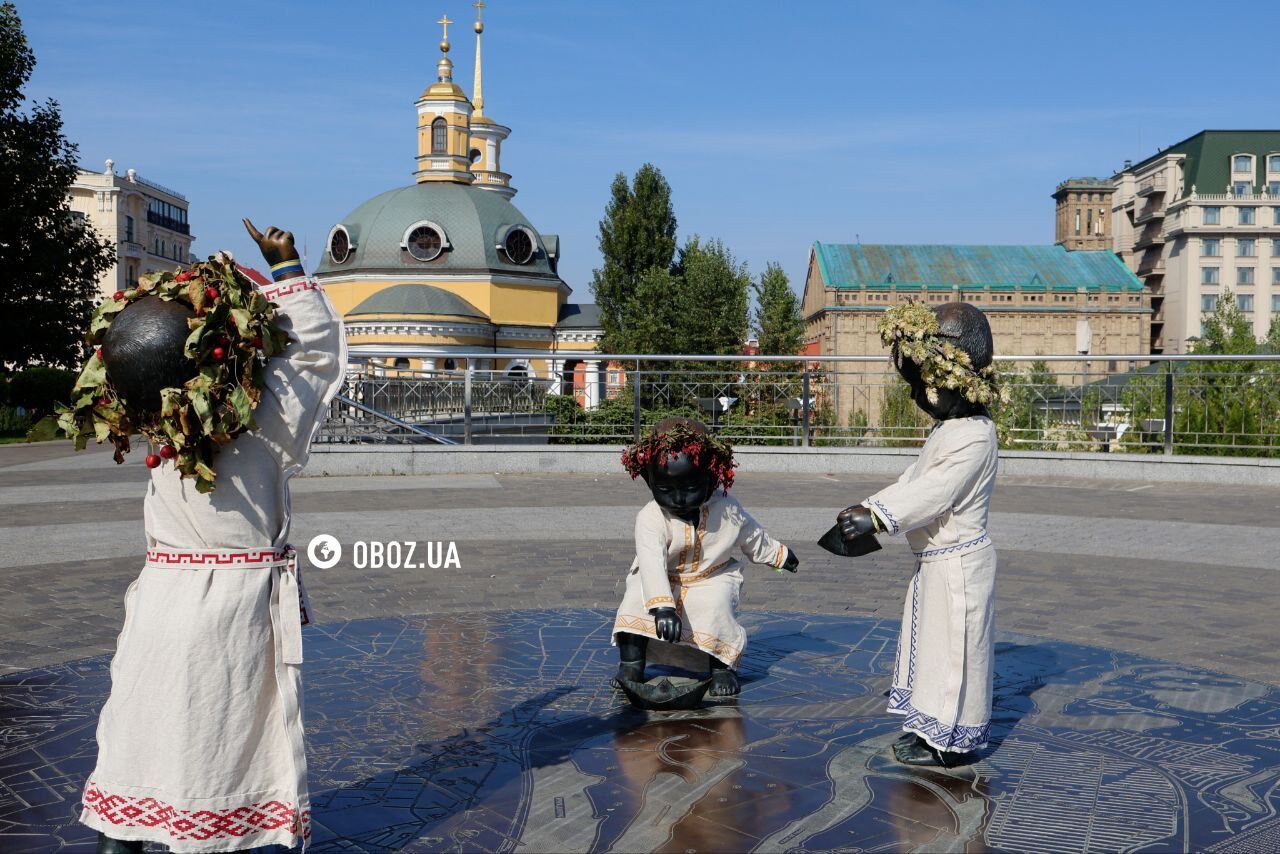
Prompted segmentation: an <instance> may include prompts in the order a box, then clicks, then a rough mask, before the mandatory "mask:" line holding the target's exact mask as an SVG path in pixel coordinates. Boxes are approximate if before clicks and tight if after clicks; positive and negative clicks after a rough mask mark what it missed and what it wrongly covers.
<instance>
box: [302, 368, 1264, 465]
mask: <svg viewBox="0 0 1280 854" xmlns="http://www.w3.org/2000/svg"><path fill="white" fill-rule="evenodd" d="M506 355H508V356H511V357H519V358H523V359H530V360H534V361H537V360H542V359H546V358H549V357H550V358H557V357H563V356H565V355H568V354H564V353H560V354H553V353H538V352H521V353H510V354H506ZM589 355H593V354H578V353H575V354H573V356H574V357H582V356H589ZM451 357H452V358H455V359H457V360H458V364H464V361H465V360H467V359H492V358H493V357H494V354H493V353H492V352H489V353H470V354H468V353H459V354H451ZM602 358H608V359H609V361H610V366H609V369H608V371H602V372H601V379H600V381H599V383H596V384H595V385H594V386H593V387H588V388H584V387H581V386H580V385H579V384H578V383H580V382H581V379H580V378H579V379H575V377H574V376H573V374H572V373H568V374H566V375H564V376H546V375H545V374H542V375H527V376H521V377H508V376H502V375H500V374H497V373H493V372H487V371H473V370H466V369H463V370H459V371H453V372H421V371H407V370H406V371H391V372H390V373H389V374H386V375H379V373H378V370H379V368H376V367H374V366H370V365H357V366H356V367H355V369H354V370H353V371H352V373H351V375H350V376H349V377H348V379H347V385H346V388H345V390H344V393H343V397H342V398H341V400H340V402H339V403H337V404H335V406H334V413H333V414H332V416H331V418H330V420H329V421H328V422H327V423H326V425H325V427H324V429H323V430H322V431H321V435H320V437H319V440H318V441H321V442H330V443H348V442H359V443H367V442H389V443H405V442H408V443H416V442H423V441H426V442H440V441H441V440H442V439H443V440H447V439H449V438H452V439H454V440H460V441H461V442H463V443H466V444H471V443H478V442H519V443H525V444H534V443H536V444H583V443H591V444H615V445H616V444H618V443H623V442H631V441H633V440H634V439H635V438H636V437H637V436H639V435H640V433H641V431H642V430H644V429H645V428H646V427H648V426H651V425H652V424H654V423H656V422H657V421H658V420H659V419H661V418H664V417H667V416H669V415H687V416H692V417H696V418H700V419H701V420H703V421H704V422H706V423H707V424H708V425H710V426H711V427H712V429H713V430H715V431H716V432H718V433H720V434H722V435H723V436H725V437H726V438H728V439H731V440H732V441H734V442H736V443H739V444H747V445H751V444H756V445H795V446H801V447H811V446H817V445H831V446H837V445H839V446H856V447H867V448H875V447H915V446H919V445H920V444H922V443H923V441H924V440H925V438H926V437H927V436H928V434H929V430H930V428H931V422H930V421H929V420H928V419H927V418H925V417H924V416H923V415H922V414H921V413H920V412H919V411H918V409H917V408H916V406H915V404H914V403H913V402H912V401H911V397H910V392H909V389H908V387H907V386H906V385H905V383H903V382H902V380H901V379H900V378H899V377H898V375H897V373H896V371H894V369H893V367H892V366H891V365H889V364H888V361H887V360H886V359H885V358H884V357H882V356H827V357H821V356H809V357H804V358H800V357H790V356H788V357H778V356H612V357H602ZM997 368H998V370H999V371H1000V374H1001V376H1002V377H1003V384H1004V387H1005V389H1006V399H1005V400H1004V401H1003V402H1001V403H1000V404H998V405H995V406H993V407H992V414H993V417H994V419H995V421H996V425H997V428H998V431H999V436H1000V442H1001V445H1002V447H1007V448H1014V449H1025V450H1055V451H1123V452H1130V453H1163V454H1217V455H1235V456H1280V356H1274V355H1273V356H1261V355H1259V356H1150V355H1114V356H1100V357H1093V358H1088V357H1082V356H1079V355H1064V356H1008V357H1001V358H999V359H997ZM583 401H585V402H586V404H587V405H586V406H584V405H583Z"/></svg>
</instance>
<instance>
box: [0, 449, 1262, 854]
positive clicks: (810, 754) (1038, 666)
mask: <svg viewBox="0 0 1280 854" xmlns="http://www.w3.org/2000/svg"><path fill="white" fill-rule="evenodd" d="M134 457H135V458H136V459H131V460H130V462H129V463H128V464H126V465H125V466H122V467H116V466H114V465H113V464H112V463H111V462H110V459H109V455H105V454H103V453H101V452H90V453H86V454H82V455H79V456H72V455H70V454H69V453H68V452H67V449H66V447H65V446H62V445H41V446H8V447H0V546H3V548H0V577H3V578H4V583H3V586H0V590H2V591H3V593H4V595H3V596H0V850H6V851H8V850H15V851H17V850H31V851H44V850H52V849H54V848H59V847H66V848H67V849H68V850H72V849H77V848H79V847H81V846H83V845H84V844H85V840H86V839H87V837H86V836H85V835H84V834H83V833H81V832H80V831H79V830H78V829H77V826H76V825H75V824H74V822H73V821H72V819H73V817H74V814H75V809H74V807H75V801H76V798H77V796H78V786H79V785H80V784H81V782H82V780H83V776H84V774H85V773H87V770H88V767H87V763H91V761H92V755H93V749H94V748H93V739H92V733H93V726H92V724H93V720H94V719H95V717H96V714H97V709H98V708H99V706H100V703H101V700H102V698H103V696H105V690H106V670H105V668H106V665H107V663H108V662H109V657H110V653H111V651H112V649H113V647H114V643H115V637H116V634H117V633H118V631H119V629H120V622H121V618H122V614H121V599H122V597H123V593H124V590H125V587H126V586H127V585H128V583H129V582H130V581H131V580H132V579H133V578H134V577H135V576H136V574H137V572H138V570H139V568H140V565H141V555H142V552H143V538H142V517H141V495H142V493H143V491H144V489H145V481H146V476H147V471H146V469H145V468H143V467H142V466H141V465H140V455H136V454H135V455H134ZM880 485H881V482H878V481H876V480H874V479H867V478H865V477H856V476H845V475H841V474H838V473H837V474H833V475H829V476H784V475H762V474H744V475H741V476H740V479H739V483H738V485H737V486H735V490H734V492H735V494H736V495H737V496H738V497H739V498H740V500H741V501H742V502H743V504H744V505H745V506H746V507H747V508H748V509H749V510H750V511H751V512H752V513H753V514H754V515H756V517H757V518H758V519H760V520H761V521H762V522H763V523H764V524H765V525H766V526H767V527H769V529H770V530H771V532H773V533H774V534H775V535H777V536H779V537H781V538H783V539H784V540H786V541H787V542H788V543H789V544H790V545H792V547H793V548H794V549H795V550H796V552H797V553H798V555H799V556H800V558H801V561H802V563H801V567H800V572H799V573H798V574H797V575H795V576H790V575H780V574H775V573H772V572H770V571H768V570H767V569H766V568H757V571H754V572H751V571H749V572H748V582H747V585H746V586H745V588H744V598H743V608H744V611H745V612H746V619H745V620H744V622H747V623H748V624H749V628H750V631H751V636H752V638H753V640H752V641H751V643H752V644H754V652H753V651H752V648H751V647H749V649H748V664H747V665H746V666H744V674H745V675H746V676H747V677H748V682H747V688H746V691H745V693H744V695H743V697H742V698H741V700H740V701H738V702H736V703H729V704H721V705H716V706H713V707H711V708H709V709H708V710H705V711H704V712H699V713H696V714H694V715H693V716H691V717H690V718H688V719H687V720H673V719H660V718H643V717H640V718H637V717H635V716H634V715H632V714H631V713H629V712H626V711H625V710H624V709H622V708H621V707H620V706H619V704H618V700H617V698H616V697H615V696H614V695H613V694H612V693H611V692H609V691H607V690H605V689H604V688H603V683H604V680H605V677H606V676H607V675H608V672H609V668H610V666H611V662H612V655H613V653H612V650H610V648H609V647H608V640H607V631H608V629H607V626H608V609H611V608H612V607H614V606H616V604H617V601H618V598H619V596H620V592H621V583H622V576H623V573H624V572H625V569H626V567H627V565H628V562H629V560H630V557H631V551H632V543H631V539H630V531H631V526H632V522H633V519H634V514H635V511H636V509H638V507H639V506H640V505H641V504H642V503H643V502H644V501H645V500H646V498H647V494H646V493H645V491H644V490H643V487H642V485H640V484H638V483H631V482H630V481H629V480H628V479H627V478H626V476H625V475H618V476H613V477H598V478H595V477H590V476H564V475H559V476H547V475H502V474H498V475H492V476H488V475H466V476H463V475H458V476H434V477H414V478H342V479H336V478H335V479H319V478H317V479H305V478H304V479H301V480H299V481H296V483H295V490H294V502H293V505H294V510H295V522H294V532H293V540H294V542H295V543H297V544H299V545H300V547H301V548H302V549H303V550H305V546H306V543H307V542H308V541H309V540H310V539H311V538H312V537H313V536H315V535H317V534H320V533H331V534H333V535H335V536H337V537H338V539H339V541H340V542H342V543H343V545H344V556H343V559H342V561H340V562H339V563H338V564H337V566H335V567H333V568H331V569H326V570H319V569H315V568H311V569H308V570H307V586H308V591H309V593H310V594H311V598H312V600H313V603H312V604H313V608H314V611H315V617H316V619H317V623H318V624H317V625H316V626H314V627H311V628H308V629H307V630H306V635H307V644H308V656H307V661H308V664H307V676H306V679H307V685H308V702H307V712H308V732H309V749H310V750H311V751H312V754H313V756H312V763H313V764H312V777H313V791H314V796H315V800H316V804H315V805H316V836H315V842H316V843H317V846H316V848H317V850H336V849H339V848H340V849H342V850H362V851H384V850H395V849H399V848H405V847H407V848H409V849H412V850H521V851H538V850H548V851H550V850H583V851H585V850H608V849H610V848H612V849H613V850H679V851H684V850H726V849H729V850H739V849H746V848H756V849H759V850H784V849H790V850H818V849H826V848H837V847H838V848H852V849H860V850H875V849H889V850H898V849H902V848H909V847H920V848H922V849H924V850H938V849H940V848H950V849H952V850H961V849H963V848H964V847H966V846H967V847H970V848H972V847H974V846H975V845H976V846H978V847H987V848H999V849H1005V850H1037V851H1048V850H1063V851H1087V850H1118V849H1130V848H1132V849H1136V848H1139V847H1143V846H1146V847H1148V848H1151V849H1155V850H1178V849H1184V850H1185V849H1197V850H1198V849H1205V848H1214V849H1215V850H1233V848H1234V849H1238V850H1266V849H1272V850H1274V849H1275V848H1276V847H1277V843H1280V819H1277V818H1276V817H1275V816H1276V814H1277V812H1280V785H1277V783H1278V781H1280V772H1277V768H1280V754H1277V753H1276V752H1275V747H1274V745H1275V744H1276V743H1280V691H1277V690H1276V687H1275V686H1277V685H1280V630H1278V629H1277V628H1276V626H1277V624H1280V621H1277V620H1276V619H1275V618H1274V616H1273V612H1274V609H1275V596H1274V591H1275V589H1276V576H1275V572H1276V559H1275V557H1274V556H1275V555H1276V554H1277V553H1278V551H1277V550H1278V549H1280V487H1277V488H1276V489H1258V488H1256V487H1252V488H1243V487H1232V486H1210V485H1205V486H1195V487H1192V486H1182V485H1179V486H1168V485H1161V484H1144V483H1120V482H1084V481H1067V480H1060V481H1052V482H1038V483H1031V482H1025V481H1017V480H1010V481H1002V482H1001V483H1000V485H999V487H998V490H997V493H996V499H995V502H994V507H993V518H992V526H991V528H992V534H993V538H994V539H995V541H996V546H997V548H998V550H999V559H1000V569H999V582H998V609H997V621H998V627H999V629H1000V630H1001V631H1002V634H1001V635H1000V641H1001V644H1000V649H999V653H998V656H997V661H998V664H997V694H998V700H997V703H996V722H997V734H996V735H997V737H996V738H995V739H994V740H993V746H992V748H991V749H990V750H989V751H988V753H987V754H985V755H984V757H983V759H982V762H980V763H979V764H978V765H976V766H971V767H970V768H969V769H967V770H957V771H956V772H948V773H947V774H941V775H940V774H930V773H926V774H918V773H915V772H907V771H904V770H903V769H901V768H897V767H895V766H892V765H886V764H885V763H884V762H883V755H882V751H881V748H883V746H884V743H885V742H886V740H887V739H889V738H890V737H891V736H892V731H893V725H894V724H893V721H892V720H891V719H888V718H887V717H886V716H885V715H883V713H882V704H883V698H882V697H881V696H880V695H881V694H882V692H883V690H884V688H885V687H886V686H885V684H884V682H885V665H884V662H883V658H884V655H883V653H884V651H885V644H887V643H889V642H890V639H891V638H892V636H893V633H894V629H895V625H896V621H897V619H898V618H899V617H900V614H901V607H902V595H903V589H904V586H905V583H906V580H907V579H908V577H909V575H910V572H911V570H912V567H913V560H912V557H911V555H910V552H909V551H908V550H907V548H906V546H905V544H904V543H902V542H901V541H900V540H889V539H887V538H886V540H885V549H884V550H883V551H881V552H878V553H876V554H875V555H872V556H869V557H866V558H861V559H858V560H853V561H850V560H845V559H841V558H836V557H834V556H831V555H828V554H826V553H825V552H822V551H821V550H820V549H818V548H817V547H816V546H815V545H813V541H814V540H815V539H816V537H817V536H818V535H819V534H820V533H821V532H822V531H823V530H825V528H826V527H827V526H828V525H829V524H830V521H831V519H832V517H833V516H834V514H835V512H836V511H838V510H839V509H840V508H842V507H844V506H845V505H847V504H849V503H853V502H855V501H857V500H861V498H863V497H865V496H866V495H867V494H868V493H870V492H871V491H873V490H874V489H876V488H878V487H879V486H880ZM357 540H362V541H368V540H383V541H387V540H398V541H413V542H416V543H417V548H418V550H419V552H418V557H419V558H425V557H426V552H427V549H428V548H429V547H430V544H433V543H435V542H437V541H449V540H453V541H456V543H457V548H458V555H459V559H460V561H461V568H460V569H451V568H439V569H430V568H417V567H415V568H362V569H357V568H356V567H355V565H354V561H353V551H354V549H355V543H356V541H357ZM591 609H595V610H591ZM540 625H543V626H545V625H550V626H552V627H553V628H552V629H550V630H539V629H538V626H540ZM384 641H386V642H385V643H384ZM392 641H394V642H392ZM371 648H377V649H379V650H380V652H379V653H378V654H376V655H370V654H368V653H367V650H368V649H371ZM358 650H366V652H362V653H360V654H358V655H357V654H356V652H355V651H358ZM5 674H8V675H7V676H6V675H5ZM381 685H386V686H387V689H386V693H382V692H381V690H380V688H379V686H381ZM369 698H376V701H375V700H370V699H369ZM362 702H363V703H370V702H375V704H376V706H377V709H378V711H377V713H376V714H372V715H371V714H369V713H368V711H367V710H365V711H361V712H360V713H359V714H358V715H356V716H357V717H361V719H362V720H363V721H364V722H365V724H364V726H365V729H362V730H359V731H355V730H353V723H352V722H353V720H354V718H353V717H352V715H353V712H352V709H353V703H354V704H356V706H357V707H358V706H360V703H362ZM481 720H485V721H487V722H486V723H484V724H483V725H481V726H479V727H478V728H473V727H471V726H468V725H467V723H472V722H479V721H481ZM513 745H516V746H518V749H516V747H513ZM522 751H523V752H522ZM788 754H789V755H788ZM476 756H480V757H481V758H482V761H481V762H480V764H479V765H476V764H474V763H472V764H470V765H468V764H467V763H466V762H462V761H461V758H460V757H470V758H475V757H476ZM800 756H803V757H807V761H806V762H799V763H797V762H796V761H795V760H796V759H797V757H800ZM483 757H494V758H492V759H483ZM1033 760H1034V761H1033ZM451 763H452V764H451ZM485 763H489V764H487V765H486V764H485ZM464 766H466V767H468V768H470V769H471V770H470V771H466V772H464V771H463V770H460V769H462V768H463V767H464ZM478 767H483V768H487V769H489V771H492V772H493V773H488V772H485V773H480V772H478V771H476V770H475V769H476V768H478ZM451 769H452V770H451ZM620 769H621V770H620ZM789 769H790V770H789ZM801 777H803V778H805V779H800V778H801ZM770 783H772V784H773V787H772V788H771V787H770V785H769V784H770ZM779 786H781V787H783V789H782V791H775V790H776V789H777V787H779ZM398 811H399V812H398ZM375 825H376V826H375ZM539 834H540V835H539ZM735 834H736V835H735Z"/></svg>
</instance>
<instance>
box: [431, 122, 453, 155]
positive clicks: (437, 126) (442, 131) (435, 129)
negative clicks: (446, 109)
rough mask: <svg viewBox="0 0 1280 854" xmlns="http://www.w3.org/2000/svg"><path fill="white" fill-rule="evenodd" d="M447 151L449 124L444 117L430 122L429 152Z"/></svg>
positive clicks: (439, 152)
mask: <svg viewBox="0 0 1280 854" xmlns="http://www.w3.org/2000/svg"><path fill="white" fill-rule="evenodd" d="M448 151H449V126H448V125H447V124H445V121H444V119H440V118H438V119H436V120H435V121H434V122H432V123H431V153H432V154H446V153H447V152H448Z"/></svg>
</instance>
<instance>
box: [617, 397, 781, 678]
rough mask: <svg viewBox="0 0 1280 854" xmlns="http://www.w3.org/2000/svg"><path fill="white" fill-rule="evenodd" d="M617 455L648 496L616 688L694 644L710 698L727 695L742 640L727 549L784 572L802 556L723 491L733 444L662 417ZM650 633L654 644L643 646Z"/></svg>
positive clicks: (736, 571) (620, 627) (737, 587)
mask: <svg viewBox="0 0 1280 854" xmlns="http://www.w3.org/2000/svg"><path fill="white" fill-rule="evenodd" d="M622 461H623V465H624V466H625V467H626V469H627V471H629V472H630V473H631V476H632V477H633V478H634V477H636V476H637V475H638V476H640V477H643V478H644V480H645V483H646V484H648V486H649V489H650V490H651V491H652V493H653V500H652V501H650V502H649V503H648V504H646V505H645V506H644V507H643V508H642V509H641V510H640V513H639V514H638V515H637V516H636V558H635V561H634V562H633V563H632V564H631V569H630V571H629V573H628V575H627V587H626V593H625V594H624V595H623V597H622V604H621V605H620V606H619V607H618V615H617V618H616V620H615V621H614V626H613V640H614V643H615V644H616V645H617V647H618V652H619V658H620V662H619V664H618V675H617V678H616V679H615V680H614V684H615V685H620V681H621V680H626V681H629V682H636V683H639V682H644V669H645V663H646V660H647V658H648V657H649V656H650V655H651V656H652V658H653V659H654V661H655V662H657V663H673V664H684V663H686V662H688V661H689V658H690V656H689V655H688V654H689V653H691V652H693V651H694V650H700V651H701V652H703V653H706V656H707V658H708V659H709V664H710V677H711V680H712V682H711V694H712V696H716V697H732V696H734V695H736V694H737V693H738V692H739V691H740V690H741V689H740V686H739V684H738V676H737V672H736V670H735V668H736V667H737V666H738V661H739V659H740V658H741V657H742V652H743V649H744V648H745V647H746V643H747V633H746V630H745V629H743V628H742V626H741V625H740V624H739V623H738V598H739V593H740V591H741V588H742V581H743V578H742V564H741V563H740V561H739V558H738V557H737V555H736V554H735V553H736V552H741V554H742V555H744V556H745V557H746V559H747V560H748V561H750V562H752V563H763V564H767V565H768V566H772V567H774V568H775V569H784V570H787V571H788V572H795V571H796V567H797V566H799V565H800V561H799V560H798V559H797V558H796V556H795V554H793V553H792V551H791V550H790V549H789V548H787V547H786V546H784V545H783V544H782V543H780V542H778V541H777V540H775V539H773V538H772V537H770V536H769V535H768V534H767V533H766V532H765V530H764V529H763V528H762V527H760V525H759V524H758V523H757V522H756V521H755V520H754V519H752V518H751V516H750V514H748V513H747V511H745V510H744V509H742V505H741V504H739V503H738V502H737V500H736V499H734V498H730V497H729V494H728V492H729V487H730V486H732V485H733V466H734V462H733V450H732V449H731V448H730V446H729V445H728V444H727V443H726V442H724V441H722V440H720V439H718V438H716V437H715V436H712V435H711V434H710V433H708V432H707V428H706V426H705V425H703V424H701V423H699V422H697V421H693V420H691V419H688V418H668V419H666V420H664V421H661V422H659V423H658V424H657V425H656V426H655V427H654V428H653V431H652V432H651V433H650V434H649V435H648V436H646V437H645V438H643V439H641V440H640V441H639V442H637V443H636V444H635V445H633V446H632V447H630V448H628V449H627V450H626V452H625V453H623V455H622ZM717 491H718V494H717ZM651 639H653V640H658V641H662V643H660V644H658V645H657V646H656V647H653V648H650V645H649V641H650V640H651ZM682 653H684V654H683V655H682ZM693 658H695V659H696V658H698V656H697V655H696V653H694V654H693ZM686 666H687V665H686Z"/></svg>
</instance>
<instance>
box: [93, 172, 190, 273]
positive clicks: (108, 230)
mask: <svg viewBox="0 0 1280 854" xmlns="http://www.w3.org/2000/svg"><path fill="white" fill-rule="evenodd" d="M70 201H71V209H72V210H73V211H76V212H77V213H80V214H83V215H84V216H85V217H86V218H87V219H88V220H89V222H90V223H91V224H92V225H93V228H94V230H95V231H96V232H97V233H98V236H99V237H101V238H103V239H106V240H109V241H111V242H112V243H113V244H115V247H116V263H115V266H114V267H112V268H111V269H109V270H107V271H106V272H105V273H103V274H102V276H101V277H100V278H99V280H98V287H99V290H100V291H101V292H102V294H103V295H104V296H107V295H110V294H113V293H115V292H116V291H119V290H124V289H125V288H127V287H129V286H130V285H131V284H134V283H136V282H137V281H138V277H139V276H141V275H143V274H144V273H150V272H153V271H156V270H169V269H172V268H174V267H177V266H179V265H183V264H187V263H189V262H190V259H191V242H192V241H193V240H194V239H195V238H193V237H192V236H191V228H190V226H189V225H188V223H187V197H186V196H184V195H182V194H181V193H179V192H176V191H174V190H170V189H169V188H168V187H164V186H161V185H160V184H156V183H154V182H152V181H148V180H146V179H144V178H142V177H140V176H139V175H138V173H137V171H136V170H133V169H130V170H129V171H128V172H126V173H125V175H124V176H123V177H121V176H120V175H117V174H116V171H115V163H114V161H111V160H108V161H107V162H106V168H105V169H103V170H102V171H101V172H89V171H86V170H84V169H81V170H80V173H79V175H77V176H76V180H75V183H74V184H72V186H71V200H70Z"/></svg>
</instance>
